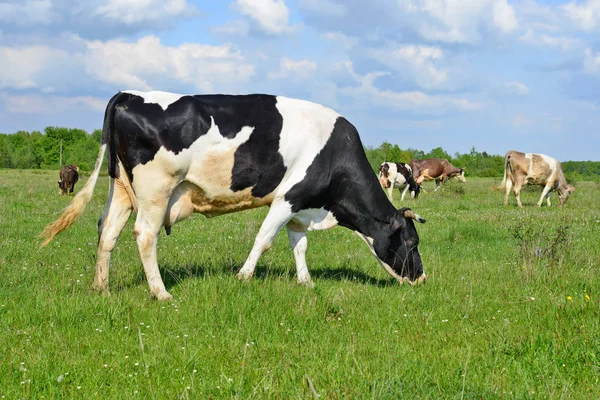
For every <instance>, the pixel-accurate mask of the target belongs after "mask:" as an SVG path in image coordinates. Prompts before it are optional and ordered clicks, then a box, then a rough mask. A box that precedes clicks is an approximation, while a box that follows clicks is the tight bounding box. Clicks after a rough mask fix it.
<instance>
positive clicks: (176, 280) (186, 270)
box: [114, 263, 397, 291]
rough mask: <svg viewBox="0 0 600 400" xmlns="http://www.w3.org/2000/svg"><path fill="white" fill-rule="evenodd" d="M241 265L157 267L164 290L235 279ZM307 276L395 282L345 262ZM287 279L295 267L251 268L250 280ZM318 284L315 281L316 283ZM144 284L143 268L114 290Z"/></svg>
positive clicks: (375, 283)
mask: <svg viewBox="0 0 600 400" xmlns="http://www.w3.org/2000/svg"><path fill="white" fill-rule="evenodd" d="M241 267H242V266H241V265H239V264H237V263H220V264H219V265H214V264H207V265H198V264H192V265H183V266H182V265H173V264H165V265H163V266H161V267H160V273H161V276H162V278H163V281H164V283H165V287H166V288H167V290H170V289H171V288H173V287H175V286H177V285H179V284H180V283H182V282H184V281H185V280H186V279H190V278H192V279H194V278H200V279H203V278H206V277H210V276H230V277H231V279H236V277H235V275H236V274H237V272H238V271H239V270H240V268H241ZM310 275H311V277H312V278H313V280H315V281H319V280H333V281H348V282H356V283H359V284H363V285H373V286H377V287H382V288H383V287H388V286H393V285H397V283H396V281H395V280H394V279H392V278H384V279H379V278H376V277H374V276H371V275H368V274H365V273H364V272H362V271H359V270H358V269H356V268H352V267H351V266H349V265H347V264H346V265H344V266H343V267H339V268H320V269H315V270H312V271H310ZM273 278H274V279H287V280H290V281H291V282H295V281H296V270H295V268H291V269H289V268H285V269H284V268H279V267H272V266H271V267H267V266H265V265H260V264H259V265H258V266H257V267H256V270H255V271H254V277H253V279H258V280H268V279H273ZM316 283H317V284H318V282H316ZM143 284H146V276H145V275H144V272H143V270H141V271H140V272H139V273H138V274H137V275H136V276H135V278H134V279H131V280H128V281H126V282H120V283H118V284H117V285H116V286H115V287H114V290H116V291H121V290H127V289H130V288H132V287H135V286H139V285H143Z"/></svg>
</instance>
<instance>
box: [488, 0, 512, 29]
mask: <svg viewBox="0 0 600 400" xmlns="http://www.w3.org/2000/svg"><path fill="white" fill-rule="evenodd" d="M492 7H493V12H492V19H493V21H494V25H496V27H497V28H498V29H500V31H501V32H502V33H507V32H512V31H514V30H515V29H517V27H518V23H517V18H516V16H515V9H514V8H513V6H511V5H510V4H508V2H507V1H506V0H497V1H495V2H494V4H493V6H492Z"/></svg>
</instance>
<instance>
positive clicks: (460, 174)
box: [454, 168, 467, 183]
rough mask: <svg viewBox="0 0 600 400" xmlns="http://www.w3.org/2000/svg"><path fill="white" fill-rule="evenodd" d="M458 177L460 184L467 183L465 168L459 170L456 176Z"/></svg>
mask: <svg viewBox="0 0 600 400" xmlns="http://www.w3.org/2000/svg"><path fill="white" fill-rule="evenodd" d="M454 176H455V177H456V179H458V180H459V181H460V182H462V183H467V180H466V179H465V169H464V168H459V169H458V174H456V175H454Z"/></svg>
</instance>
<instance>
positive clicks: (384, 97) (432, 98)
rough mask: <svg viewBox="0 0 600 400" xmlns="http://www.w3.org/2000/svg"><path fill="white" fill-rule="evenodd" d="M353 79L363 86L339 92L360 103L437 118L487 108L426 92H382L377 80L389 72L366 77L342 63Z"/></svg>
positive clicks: (464, 100)
mask: <svg viewBox="0 0 600 400" xmlns="http://www.w3.org/2000/svg"><path fill="white" fill-rule="evenodd" d="M342 65H343V66H344V67H345V68H346V69H347V71H348V73H349V74H350V75H351V76H352V78H353V79H354V80H355V81H356V82H357V83H358V84H359V85H358V86H353V87H344V88H339V89H338V91H339V92H340V93H342V94H345V95H347V96H350V97H352V98H354V99H355V100H357V101H359V102H363V103H365V104H368V106H369V107H372V106H373V105H377V106H381V107H387V108H392V109H400V110H413V111H419V112H423V113H428V114H436V113H440V112H443V111H446V110H447V109H453V110H459V111H475V110H480V109H482V108H484V104H482V103H476V102H472V101H470V100H469V99H466V98H460V97H459V98H457V97H453V96H444V95H429V94H426V93H424V92H422V91H408V92H394V91H392V90H382V89H379V88H377V87H375V86H374V83H375V80H376V79H377V78H379V77H382V76H385V75H387V73H385V72H370V73H368V74H366V75H364V76H361V75H358V74H357V73H355V72H354V69H353V67H352V63H351V62H349V61H347V62H344V63H342Z"/></svg>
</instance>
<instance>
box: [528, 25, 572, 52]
mask: <svg viewBox="0 0 600 400" xmlns="http://www.w3.org/2000/svg"><path fill="white" fill-rule="evenodd" d="M520 40H521V41H522V42H524V43H528V44H532V45H535V46H547V47H556V48H559V49H561V50H563V51H569V50H573V49H576V48H580V47H581V46H583V42H582V41H581V39H579V38H574V37H569V36H551V35H547V34H545V33H543V34H538V33H536V32H535V31H534V30H532V29H527V31H525V33H524V34H523V36H521V37H520Z"/></svg>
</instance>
